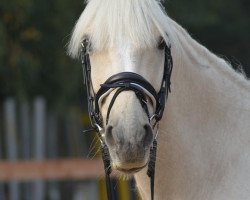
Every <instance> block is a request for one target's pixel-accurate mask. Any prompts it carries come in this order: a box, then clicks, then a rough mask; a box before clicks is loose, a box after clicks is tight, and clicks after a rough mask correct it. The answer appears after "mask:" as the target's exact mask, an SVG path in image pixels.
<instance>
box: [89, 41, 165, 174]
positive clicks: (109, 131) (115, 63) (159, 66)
mask: <svg viewBox="0 0 250 200" xmlns="http://www.w3.org/2000/svg"><path fill="white" fill-rule="evenodd" d="M158 40H159V44H158V45H157V46H155V47H152V48H147V49H142V48H141V49H140V48H136V47H135V46H134V45H132V44H128V43H126V40H124V43H123V44H121V46H118V47H116V48H114V49H110V50H104V51H100V52H95V51H93V52H90V61H91V68H92V74H91V76H92V84H93V88H94V91H95V93H97V92H98V90H99V89H100V86H101V85H102V84H103V83H105V81H106V80H108V79H109V77H111V76H113V75H115V74H118V73H120V72H133V73H136V74H138V75H140V76H142V77H144V79H146V80H147V81H148V82H149V83H150V84H151V85H152V86H153V88H154V89H155V90H156V91H159V89H160V87H161V83H162V76H163V66H164V60H165V59H164V58H165V57H164V46H165V42H164V40H163V39H162V38H161V37H160V36H159V39H158ZM122 78H124V77H121V79H122ZM146 89H147V88H146ZM118 90H119V89H118V88H116V89H111V90H110V92H106V93H105V94H104V95H103V97H101V98H100V99H99V107H100V111H101V116H102V121H103V122H105V123H104V124H103V125H104V130H105V134H104V138H105V142H106V144H107V146H108V148H109V152H110V156H111V159H112V166H113V168H115V169H117V170H120V171H123V172H135V171H137V170H139V169H141V168H143V167H144V166H145V165H146V164H147V162H148V158H149V149H150V146H151V145H152V140H153V135H154V134H155V133H153V130H152V124H150V120H149V118H150V116H152V115H153V113H154V111H155V109H156V108H155V104H156V102H155V101H156V100H155V99H154V97H152V95H151V94H150V93H149V92H146V91H143V93H144V95H145V99H140V97H139V98H138V95H137V91H134V90H130V89H128V90H124V91H122V92H120V93H117V91H118ZM142 101H143V102H142ZM145 107H147V108H145ZM147 110H148V112H147Z"/></svg>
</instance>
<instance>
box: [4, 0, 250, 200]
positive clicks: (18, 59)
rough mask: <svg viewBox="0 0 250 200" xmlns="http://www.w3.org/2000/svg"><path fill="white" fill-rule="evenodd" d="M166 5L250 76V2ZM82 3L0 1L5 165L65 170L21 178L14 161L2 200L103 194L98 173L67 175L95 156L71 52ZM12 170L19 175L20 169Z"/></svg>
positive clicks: (197, 0)
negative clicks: (48, 162) (55, 165)
mask: <svg viewBox="0 0 250 200" xmlns="http://www.w3.org/2000/svg"><path fill="white" fill-rule="evenodd" d="M163 4H164V6H165V8H166V10H167V13H168V15H169V16H170V17H172V18H174V19H175V20H176V21H177V22H178V23H180V24H181V25H182V26H183V27H185V28H186V29H187V30H188V31H189V33H190V34H191V35H192V36H193V37H194V38H195V39H196V40H198V41H199V42H200V43H201V44H203V45H205V46H206V47H208V48H209V49H210V50H211V51H213V52H214V53H215V54H217V55H219V56H221V57H223V58H225V59H226V60H228V61H229V62H230V63H231V64H232V66H233V67H234V68H235V69H236V70H241V68H242V67H243V69H244V71H245V73H246V74H248V75H250V66H249V64H250V12H249V10H250V1H249V0H210V1H201V0H189V1H186V0H168V1H164V2H163ZM83 9H84V2H83V1H82V0H74V1H68V0H53V1H48V0H8V1H7V0H1V1H0V159H1V162H0V165H2V166H3V164H6V162H7V161H12V162H13V161H32V160H38V161H42V160H48V159H50V160H51V159H53V160H55V161H57V160H58V159H60V160H61V161H62V162H61V163H59V164H58V172H59V171H60V170H61V171H60V172H62V173H66V175H65V176H64V178H62V177H61V178H59V177H58V179H56V178H55V177H54V178H53V177H52V178H50V177H47V178H44V179H43V178H42V179H34V180H31V179H29V180H28V178H27V179H25V177H24V178H22V179H21V178H19V180H20V179H21V180H22V181H16V179H17V178H15V176H17V175H15V174H11V173H9V171H8V169H10V168H11V167H12V171H11V170H10V171H11V172H13V166H14V164H12V165H6V166H5V165H4V166H5V167H6V168H5V169H7V170H5V171H3V170H2V171H0V200H45V199H46V200H47V199H48V200H69V199H72V200H85V199H86V200H95V199H100V200H102V199H103V200H104V199H106V196H105V184H104V180H103V179H102V178H101V177H100V175H96V177H95V176H89V177H88V176H84V175H82V176H81V177H82V178H76V177H73V175H72V177H70V175H69V174H70V170H71V169H75V168H77V163H78V162H79V160H80V159H92V158H98V153H97V155H96V151H97V150H98V147H97V146H98V142H97V140H95V139H94V134H88V135H84V134H83V133H82V130H84V129H85V128H88V127H89V124H88V123H89V121H88V116H87V105H86V98H85V91H84V90H85V89H84V86H83V80H82V70H81V65H80V62H79V61H74V60H72V59H70V58H69V57H68V56H67V55H66V45H67V43H68V41H69V38H70V34H71V30H72V28H73V26H74V24H75V22H76V20H77V19H78V17H79V15H80V14H81V12H82V10H83ZM74 161H75V162H74ZM69 162H70V163H71V164H72V163H73V164H72V165H73V166H75V168H74V167H73V168H70V169H68V168H67V170H68V171H67V170H66V171H63V170H62V169H61V168H63V167H61V166H64V165H67V163H69ZM65 163H66V164H65ZM7 164H8V163H7ZM31 165H32V163H31ZM31 165H27V166H26V168H28V167H29V166H31ZM42 166H43V165H42ZM14 167H15V166H14ZM50 167H51V165H46V163H45V164H44V167H42V169H44V170H42V171H44V173H45V174H46V170H47V171H48V170H49V169H50ZM52 167H53V166H52ZM60 167H61V168H60ZM93 167H94V166H93ZM0 168H1V167H0ZM24 168H25V167H24ZM90 168H91V167H90ZM1 169H3V168H1ZM31 169H32V168H31ZM78 169H79V165H78ZM100 169H102V165H101V167H100ZM14 171H15V172H16V173H17V174H22V172H20V171H18V168H14ZM40 171H41V170H40ZM97 171H98V169H97ZM73 172H74V170H72V173H73ZM34 173H35V172H34ZM39 176H40V177H43V176H44V175H43V174H42V172H41V173H40V174H39ZM11 177H12V178H11ZM13 177H14V178H13ZM65 177H66V178H65ZM114 182H115V186H116V188H117V197H118V199H119V200H128V199H139V197H138V195H137V194H136V192H135V186H134V183H133V181H122V180H115V181H114Z"/></svg>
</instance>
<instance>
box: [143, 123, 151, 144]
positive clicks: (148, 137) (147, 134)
mask: <svg viewBox="0 0 250 200" xmlns="http://www.w3.org/2000/svg"><path fill="white" fill-rule="evenodd" d="M144 129H145V136H144V143H143V145H144V147H148V146H149V145H151V143H152V141H153V131H152V128H151V126H150V125H149V124H146V125H145V126H144Z"/></svg>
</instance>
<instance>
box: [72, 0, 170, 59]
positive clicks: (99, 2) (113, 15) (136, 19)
mask: <svg viewBox="0 0 250 200" xmlns="http://www.w3.org/2000/svg"><path fill="white" fill-rule="evenodd" d="M167 18H168V17H167V15H166V13H165V11H164V9H163V8H162V6H161V4H160V2H159V1H156V0H143V1H142V0H88V3H87V5H86V8H85V10H84V11H83V13H82V14H81V17H80V18H79V20H78V21H77V23H76V25H75V28H74V31H73V34H72V38H71V41H70V43H69V47H68V52H69V54H70V55H71V56H73V57H77V56H78V55H79V49H80V44H81V41H82V40H83V38H84V36H85V35H87V36H88V37H90V40H91V43H92V47H93V48H95V49H96V50H101V49H108V48H112V47H114V46H115V45H117V44H119V43H120V44H121V42H120V39H121V38H126V40H128V41H130V42H132V44H133V45H135V46H136V47H138V48H147V47H152V46H155V45H156V43H157V42H158V36H160V35H161V36H163V37H164V38H165V39H166V40H167V37H166V32H167V29H169V27H168V24H167V22H168V20H167ZM156 33H159V34H158V36H157V34H156ZM168 37H170V36H169V33H168Z"/></svg>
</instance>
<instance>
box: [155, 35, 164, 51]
mask: <svg viewBox="0 0 250 200" xmlns="http://www.w3.org/2000/svg"><path fill="white" fill-rule="evenodd" d="M165 46H166V42H165V40H164V38H163V37H161V38H160V40H159V42H158V46H157V48H158V49H159V50H163V49H164V48H165Z"/></svg>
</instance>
